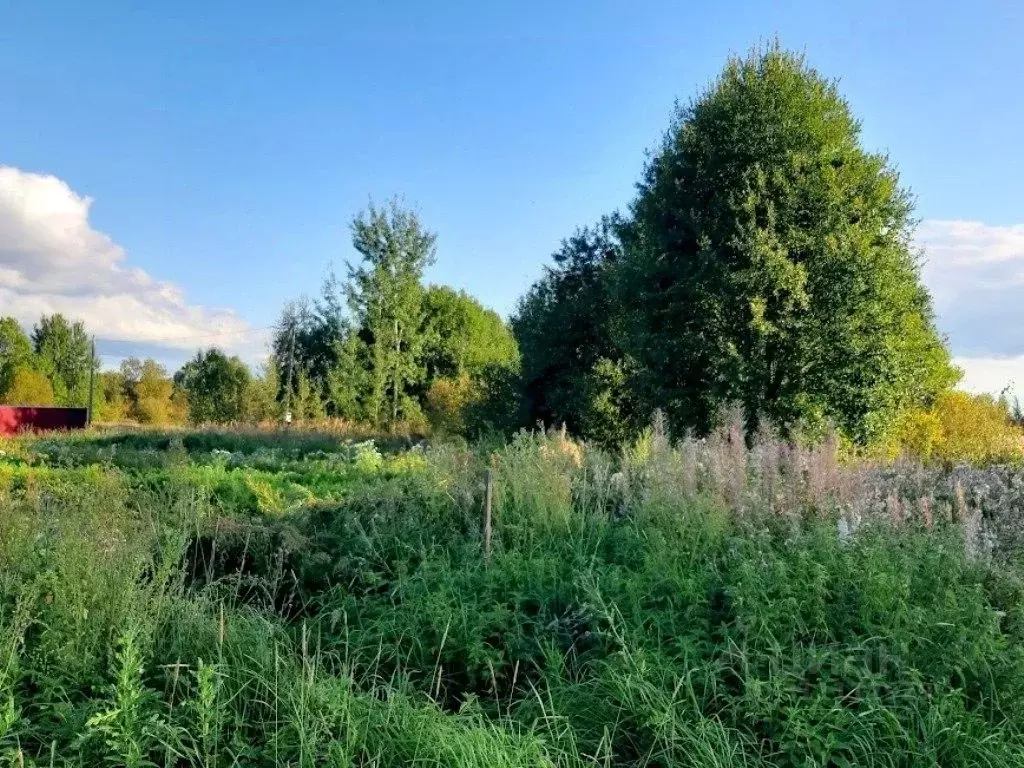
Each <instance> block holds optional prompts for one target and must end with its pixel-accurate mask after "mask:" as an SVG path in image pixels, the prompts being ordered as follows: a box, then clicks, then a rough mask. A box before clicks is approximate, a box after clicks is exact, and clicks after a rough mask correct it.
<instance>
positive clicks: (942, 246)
mask: <svg viewBox="0 0 1024 768" xmlns="http://www.w3.org/2000/svg"><path fill="white" fill-rule="evenodd" d="M917 243H918V245H920V246H921V248H922V249H923V250H924V254H925V264H924V268H923V270H922V276H923V277H924V280H925V283H926V284H927V285H928V287H929V288H930V289H931V292H932V296H933V297H934V299H935V309H936V312H937V313H938V318H939V325H940V327H941V328H942V330H943V331H944V332H945V333H946V334H947V335H948V337H949V343H950V346H951V348H952V350H953V354H954V356H955V357H956V362H957V364H958V365H959V366H960V367H961V368H963V369H964V373H965V375H964V381H963V386H964V387H965V388H967V389H970V390H973V391H980V392H993V393H997V392H999V391H1001V390H1002V389H1003V388H1005V387H1006V386H1007V385H1009V384H1013V385H1015V388H1016V390H1017V392H1019V393H1022V394H1024V224H1017V225H1013V226H991V225H987V224H984V223H982V222H980V221H945V220H928V221H925V222H923V223H922V224H921V226H920V227H919V229H918V233H917Z"/></svg>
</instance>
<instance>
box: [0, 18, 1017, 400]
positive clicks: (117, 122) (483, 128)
mask: <svg viewBox="0 0 1024 768" xmlns="http://www.w3.org/2000/svg"><path fill="white" fill-rule="evenodd" d="M775 36H778V38H779V39H780V40H781V42H782V43H783V45H785V46H787V47H790V48H795V49H799V50H803V51H805V52H806V53H807V55H808V56H809V58H810V60H811V61H812V63H813V64H814V65H815V66H817V67H818V68H819V69H820V70H821V71H822V72H823V73H825V74H827V75H829V76H834V77H838V78H839V79H840V82H841V89H842V91H843V92H844V94H845V95H846V96H847V97H848V99H849V100H850V102H851V104H852V106H853V108H854V110H855V112H856V113H857V114H858V115H859V116H860V117H861V118H862V120H863V124H864V141H865V143H866V145H867V146H869V147H870V148H873V149H880V150H885V151H888V152H889V153H890V154H891V156H892V158H893V160H894V161H895V163H896V164H897V166H898V167H899V168H900V169H901V172H902V174H903V178H904V181H905V182H906V183H907V184H908V185H909V186H910V187H911V188H912V189H913V191H914V192H915V193H916V195H917V199H918V214H919V216H920V217H921V218H922V219H923V220H925V224H924V225H923V227H922V232H923V234H922V237H921V243H922V245H924V246H925V247H926V248H927V249H928V250H929V252H930V253H934V254H936V256H934V257H933V258H931V262H930V265H929V267H928V268H927V269H926V272H925V275H926V278H927V279H928V281H929V284H930V285H931V286H932V287H933V290H934V291H935V293H936V304H937V307H938V308H939V312H940V323H941V324H942V326H943V329H944V330H945V331H946V332H947V333H948V334H949V337H950V342H951V346H952V348H953V350H954V353H955V354H956V355H957V356H958V358H959V359H961V360H964V361H968V363H966V364H965V367H967V368H968V374H969V376H968V383H969V384H970V385H971V386H974V387H975V388H982V389H985V388H987V389H993V388H997V387H998V386H1002V384H1001V383H998V382H999V381H1000V380H1002V379H1005V378H1008V377H1015V378H1019V379H1020V381H1021V382H1022V383H1024V323H1022V322H1020V320H1021V316H1022V314H1024V313H1022V312H1021V311H1020V308H1021V306H1024V187H1022V185H1021V181H1020V180H1021V179H1022V178H1024V142H1022V141H1021V139H1020V137H1021V122H1022V118H1024V95H1022V90H1021V83H1022V82H1024V57H1021V56H1020V50H1021V44H1020V40H1021V39H1022V37H1024V4H1019V3H1016V2H1011V1H1010V0H1005V1H1004V2H994V1H990V2H986V1H985V0H981V1H980V2H973V3H952V2H947V3H943V2H939V3H935V2H929V3H925V2H917V1H916V0H915V1H913V2H902V3H900V2H876V1H875V0H861V1H860V2H849V3H845V2H844V3H823V2H820V0H819V1H818V2H803V1H800V2H796V1H794V2H775V3H770V2H734V3H701V4H689V3H680V2H645V1H643V0H637V1H635V2H631V3H609V2H601V1H600V0H596V1H592V2H564V3H550V2H549V3H526V2H518V3H511V2H508V3H505V2H490V3H469V2H465V3H463V2H434V3H412V2H397V1H396V2H391V3H375V2H364V3H315V2H309V3H301V4H282V3H261V2H249V3H199V2H176V3H173V4H171V3H148V4H138V3H127V2H124V3H114V2H99V1H97V2H92V3H57V2H49V3H31V2H28V1H27V0H25V1H24V2H12V3H7V4H5V5H4V6H3V9H2V10H0V165H2V166H5V167H6V175H0V313H7V311H8V310H5V308H4V307H3V304H4V303H7V304H8V305H9V306H8V309H9V311H13V312H15V313H16V314H20V315H23V316H24V317H25V319H26V320H31V319H32V318H33V317H34V316H35V315H37V314H38V312H39V311H41V310H46V309H63V310H65V311H68V312H71V313H77V314H78V315H81V316H83V317H85V318H86V319H87V320H92V323H91V325H93V326H94V327H96V328H97V333H98V335H99V336H100V339H101V349H102V350H103V351H104V352H105V353H106V354H107V355H108V356H109V359H110V360H112V359H113V358H114V357H115V356H117V355H119V354H124V353H126V352H129V351H138V350H143V351H153V350H156V352H157V353H158V354H160V355H162V356H163V357H164V359H167V360H177V359H180V358H181V357H183V356H184V355H186V354H188V353H189V351H191V350H193V349H194V348H196V347H198V346H200V345H202V344H205V343H209V342H210V341H215V342H219V343H224V344H227V345H228V346H233V347H235V348H237V349H238V350H239V351H242V352H243V353H245V354H247V355H249V356H250V357H254V356H256V355H258V346H259V344H260V343H261V340H262V336H261V332H260V331H259V329H261V328H264V327H266V326H267V325H269V324H270V323H272V322H273V320H274V318H275V317H276V315H277V313H278V312H279V310H280V308H281V306H282V304H283V303H284V302H285V301H286V300H288V299H290V298H293V297H295V296H297V295H299V294H301V293H304V292H305V293H312V292H315V291H316V290H317V287H318V285H319V283H320V282H321V280H322V278H323V276H324V274H325V272H326V271H327V269H328V268H329V267H330V265H331V264H332V263H333V264H336V265H342V264H343V263H344V261H345V260H346V259H348V258H350V257H351V256H352V252H351V248H350V245H349V235H348V222H349V220H350V219H351V217H352V216H353V215H354V214H355V213H356V212H357V211H358V210H359V209H360V208H362V207H364V206H365V205H366V203H367V202H368V200H369V199H371V198H374V199H377V200H382V199H386V198H388V197H390V196H392V195H401V196H403V197H404V198H405V200H406V201H407V202H408V203H410V204H413V205H415V206H416V207H417V208H418V209H419V211H420V213H421V215H422V217H423V219H424V220H425V222H426V223H427V225H428V226H429V227H431V228H432V229H434V230H435V231H436V232H437V233H438V235H439V239H438V257H439V258H438V263H437V265H436V267H434V268H433V269H432V271H431V273H430V275H429V277H430V278H431V279H432V280H434V281H437V282H445V283H450V284H452V285H456V286H458V287H462V288H465V289H467V290H469V291H470V292H472V293H473V294H475V295H477V296H478V297H480V298H481V300H482V301H484V302H485V303H486V304H488V305H490V306H493V307H494V308H496V309H498V310H499V311H501V312H503V313H506V312H508V311H509V310H511V309H512V307H513V306H514V303H515V300H516V298H517V297H518V296H519V295H520V294H521V293H522V291H523V290H524V289H525V288H526V287H527V286H528V285H529V283H530V282H531V281H532V280H533V279H534V278H535V277H536V276H537V275H538V273H539V271H540V267H541V265H542V264H543V263H544V262H545V261H546V260H547V258H548V256H549V254H550V253H551V252H552V250H554V248H555V247H556V246H557V244H558V241H559V240H560V239H561V238H562V237H564V236H566V235H568V234H570V233H571V232H572V230H573V229H574V228H575V227H576V226H578V225H583V224H587V223H590V222H592V221H594V220H595V219H596V218H598V217H599V216H600V215H601V214H602V213H606V212H609V211H611V210H613V209H615V208H617V207H621V206H623V205H624V204H625V203H626V202H627V201H628V200H629V198H630V196H631V195H632V189H633V184H634V182H635V181H636V179H637V177H638V175H639V173H640V169H641V166H642V163H643V159H644V152H645V150H646V149H647V148H648V147H651V146H653V145H654V144H655V143H656V141H657V140H658V137H659V135H660V134H661V132H662V131H663V130H664V128H665V127H666V125H667V122H668V118H669V115H670V112H671V108H672V103H673V101H674V100H675V99H676V98H679V99H682V100H687V99H689V98H690V97H692V96H693V95H695V94H696V93H698V92H699V90H700V89H702V88H703V87H705V86H706V85H707V84H708V83H709V82H710V81H711V80H712V79H713V78H714V76H715V75H716V73H717V72H718V71H719V70H720V69H721V67H722V65H723V63H724V61H725V59H726V57H727V56H728V55H729V54H730V53H737V52H738V53H742V52H745V51H746V50H747V49H748V48H750V46H752V45H755V44H757V43H758V42H759V41H764V40H766V39H770V38H772V37H775ZM3 195H6V201H7V205H6V208H4V207H3V206H4V203H3V200H4V199H5V198H4V197H3ZM26 201H29V202H26ZM104 236H105V237H104ZM69 254H70V255H69ZM5 269H6V271H5ZM5 275H6V278H5ZM75 276H80V279H79V280H76V279H73V278H74V277H75ZM5 280H6V282H5Z"/></svg>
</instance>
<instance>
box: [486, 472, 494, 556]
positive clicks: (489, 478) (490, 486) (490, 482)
mask: <svg viewBox="0 0 1024 768" xmlns="http://www.w3.org/2000/svg"><path fill="white" fill-rule="evenodd" d="M493 498H494V470H492V469H491V468H490V467H488V468H487V474H486V475H485V476H484V565H485V566H489V565H490V564H491V501H492V499H493Z"/></svg>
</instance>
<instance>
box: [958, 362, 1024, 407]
mask: <svg viewBox="0 0 1024 768" xmlns="http://www.w3.org/2000/svg"><path fill="white" fill-rule="evenodd" d="M953 362H954V363H955V364H956V365H957V366H958V367H959V368H961V369H962V370H963V372H964V378H963V380H961V382H960V384H959V385H958V386H959V388H960V389H965V390H967V391H968V392H979V393H981V392H987V393H989V394H991V395H998V394H1001V393H1002V392H1003V391H1004V390H1007V389H1008V390H1009V393H1010V395H1011V396H1016V397H1019V398H1020V399H1021V400H1022V401H1024V355H1021V356H1019V357H957V358H954V359H953Z"/></svg>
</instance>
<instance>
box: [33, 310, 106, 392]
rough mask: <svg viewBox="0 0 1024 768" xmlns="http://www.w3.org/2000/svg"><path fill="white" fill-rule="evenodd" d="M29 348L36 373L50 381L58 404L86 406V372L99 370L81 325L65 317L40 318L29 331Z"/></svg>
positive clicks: (50, 316)
mask: <svg viewBox="0 0 1024 768" xmlns="http://www.w3.org/2000/svg"><path fill="white" fill-rule="evenodd" d="M32 347H33V350H34V352H35V355H36V360H37V361H38V362H37V364H38V366H39V370H40V371H41V372H42V373H43V374H45V375H46V377H47V378H48V379H49V380H50V385H51V386H52V387H53V395H54V399H55V401H56V403H57V404H58V405H67V406H85V405H86V401H87V400H88V399H89V372H90V371H95V370H97V369H98V368H99V365H98V361H97V360H95V359H94V358H93V355H92V342H91V340H90V339H89V335H88V334H87V333H86V331H85V324H84V323H83V322H81V321H80V320H79V321H75V322H71V321H69V320H68V319H67V318H66V317H64V315H61V314H55V315H49V316H43V317H42V318H40V320H39V323H38V324H37V325H36V326H35V328H34V329H33V331H32Z"/></svg>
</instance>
